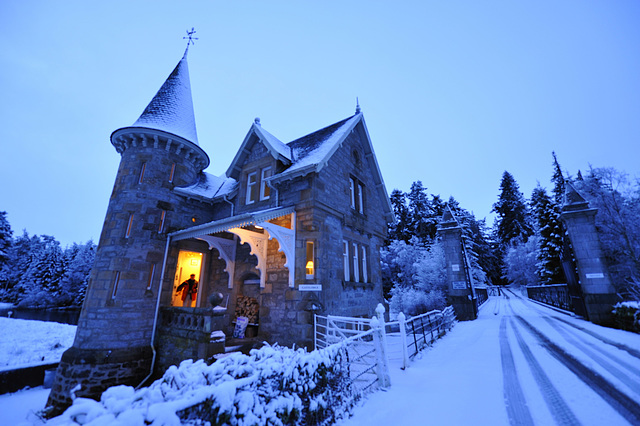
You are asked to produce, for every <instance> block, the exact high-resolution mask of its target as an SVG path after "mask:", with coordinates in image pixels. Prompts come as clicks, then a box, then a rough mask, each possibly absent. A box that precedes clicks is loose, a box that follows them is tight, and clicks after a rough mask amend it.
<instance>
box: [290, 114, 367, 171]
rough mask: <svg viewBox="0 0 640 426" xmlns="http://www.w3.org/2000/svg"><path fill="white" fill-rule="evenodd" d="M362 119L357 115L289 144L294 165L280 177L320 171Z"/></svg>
mask: <svg viewBox="0 0 640 426" xmlns="http://www.w3.org/2000/svg"><path fill="white" fill-rule="evenodd" d="M361 117H362V114H356V115H354V116H352V117H349V118H347V119H344V120H342V121H339V122H337V123H335V124H332V125H331V126H328V127H325V128H324V129H320V130H318V131H317V132H313V133H311V134H309V135H307V136H303V137H302V138H300V139H296V140H294V141H293V142H289V143H288V144H287V145H288V146H289V147H290V148H291V152H292V154H293V165H292V166H291V167H289V168H288V169H287V170H285V171H284V172H282V173H281V174H280V176H286V175H292V174H296V172H302V171H303V170H304V169H307V168H312V169H313V170H314V171H318V170H320V169H321V168H322V167H323V166H324V164H325V163H326V162H327V160H328V159H329V158H330V157H331V155H333V153H334V152H335V151H336V150H337V149H338V147H339V145H340V143H341V142H342V141H343V140H344V139H345V138H346V136H347V135H348V134H349V132H350V131H351V130H352V129H353V128H354V126H355V125H356V123H357V122H358V120H360V118H361Z"/></svg>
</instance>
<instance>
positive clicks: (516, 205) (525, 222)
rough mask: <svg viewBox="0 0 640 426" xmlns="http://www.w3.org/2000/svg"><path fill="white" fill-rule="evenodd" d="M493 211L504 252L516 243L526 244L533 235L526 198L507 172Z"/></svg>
mask: <svg viewBox="0 0 640 426" xmlns="http://www.w3.org/2000/svg"><path fill="white" fill-rule="evenodd" d="M492 211H494V212H495V213H496V214H497V215H498V217H497V218H496V224H495V227H496V234H497V237H498V241H499V242H500V246H501V249H502V251H503V252H506V249H507V248H508V247H509V246H510V245H511V244H512V243H514V242H517V241H523V242H526V241H527V239H528V238H529V236H530V235H532V234H533V229H532V227H531V225H530V223H529V214H528V210H527V205H526V202H525V199H524V196H523V195H522V193H521V192H520V188H519V186H518V183H517V182H516V180H515V179H514V177H513V176H512V175H511V173H509V172H507V171H505V172H504V173H503V174H502V181H501V182H500V195H499V198H498V201H497V202H496V203H495V204H494V205H493V210H492Z"/></svg>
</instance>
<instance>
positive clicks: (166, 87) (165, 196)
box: [47, 52, 209, 414]
mask: <svg viewBox="0 0 640 426" xmlns="http://www.w3.org/2000/svg"><path fill="white" fill-rule="evenodd" d="M111 143H112V144H113V146H114V147H115V149H116V151H117V152H118V153H119V154H120V155H121V160H120V165H119V167H118V172H117V175H116V179H115V183H114V186H113V192H112V194H111V198H110V200H109V205H108V208H107V214H106V217H105V220H104V224H103V228H102V233H101V236H100V241H99V244H98V248H97V251H96V259H95V264H94V267H93V269H92V272H91V277H90V280H89V285H88V288H87V295H86V298H85V302H84V305H83V307H82V312H81V314H80V319H79V321H78V330H77V333H76V337H75V340H74V343H73V346H72V347H71V348H70V349H69V350H67V351H66V352H65V353H64V355H63V356H62V360H61V363H60V365H59V367H58V371H57V375H56V379H55V382H54V386H53V389H52V392H51V395H50V396H49V401H48V404H47V405H48V406H51V407H53V411H52V413H54V414H55V413H56V412H60V411H61V410H62V409H64V408H65V407H66V406H68V405H69V404H70V402H71V400H70V391H71V390H72V389H73V388H74V387H75V386H76V385H77V384H80V385H81V388H80V390H78V391H76V396H83V397H94V398H95V397H99V395H100V394H101V393H102V391H103V390H104V389H106V388H107V387H109V386H113V385H117V384H127V385H137V384H139V383H140V382H141V381H142V379H143V378H144V377H145V376H147V375H148V374H149V371H150V365H151V359H152V348H151V346H150V341H151V336H152V334H153V332H154V330H153V321H154V313H155V307H156V300H157V296H158V294H157V293H158V290H159V288H161V286H160V285H159V280H160V269H161V268H162V261H163V254H164V251H165V246H166V241H167V236H166V234H167V232H168V231H169V230H170V227H172V229H176V228H181V227H185V226H187V225H189V224H190V220H191V217H185V216H188V215H185V214H183V213H184V212H182V213H180V214H179V213H178V211H177V210H179V209H178V208H177V207H176V206H178V205H180V201H181V198H180V197H179V196H178V195H177V194H176V193H175V192H174V191H173V188H174V187H175V186H184V185H188V184H191V183H193V182H194V181H195V180H196V179H197V177H198V174H199V173H200V172H201V171H202V170H203V169H204V168H206V167H207V166H208V165H209V157H208V156H207V154H206V153H205V152H204V151H203V150H202V149H201V148H200V147H199V145H198V139H197V135H196V127H195V120H194V113H193V103H192V99H191V87H190V83H189V70H188V65H187V56H186V52H185V55H184V56H183V57H182V59H181V60H180V61H179V62H178V65H177V66H176V67H175V69H174V70H173V72H172V73H171V74H170V75H169V77H168V78H167V80H166V81H165V82H164V84H163V85H162V87H161V88H160V90H159V91H158V93H157V94H156V95H155V96H154V97H153V99H152V100H151V102H150V103H149V105H148V106H147V107H146V108H145V110H144V112H143V113H142V115H141V116H140V118H138V120H136V121H135V123H134V124H133V125H132V126H129V127H123V128H120V129H118V130H116V131H115V132H113V134H112V135H111Z"/></svg>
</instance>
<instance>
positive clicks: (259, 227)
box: [254, 225, 264, 229]
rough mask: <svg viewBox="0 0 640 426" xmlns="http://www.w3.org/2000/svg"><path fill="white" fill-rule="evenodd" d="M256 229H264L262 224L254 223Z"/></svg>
mask: <svg viewBox="0 0 640 426" xmlns="http://www.w3.org/2000/svg"><path fill="white" fill-rule="evenodd" d="M254 226H255V228H256V229H264V228H263V227H262V226H260V225H254Z"/></svg>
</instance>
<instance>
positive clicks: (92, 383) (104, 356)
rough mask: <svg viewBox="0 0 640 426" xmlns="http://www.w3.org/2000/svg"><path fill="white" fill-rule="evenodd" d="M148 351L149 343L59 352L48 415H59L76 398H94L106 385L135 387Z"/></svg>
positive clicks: (146, 371) (148, 363) (144, 371)
mask: <svg viewBox="0 0 640 426" xmlns="http://www.w3.org/2000/svg"><path fill="white" fill-rule="evenodd" d="M151 358H152V352H151V348H150V347H149V346H145V347H139V348H127V349H112V350H106V349H102V350H93V349H78V348H75V347H71V348H70V349H68V350H67V351H65V352H64V354H63V355H62V359H61V360H60V364H59V365H58V369H57V374H56V377H55V379H54V382H53V386H52V388H51V393H50V395H49V399H48V400H47V407H49V408H48V409H49V411H48V412H47V415H48V416H56V415H59V414H61V413H62V412H63V411H64V409H65V408H66V407H68V406H69V405H71V402H72V398H71V392H74V389H76V387H77V386H78V385H80V387H79V388H77V389H76V390H75V396H76V397H84V398H92V399H96V400H98V399H99V398H100V395H101V394H102V392H104V390H105V389H107V388H108V387H110V386H115V385H130V386H137V385H138V384H139V383H140V382H141V381H142V380H143V379H144V378H145V377H146V376H147V375H148V374H149V373H150V368H151Z"/></svg>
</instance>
